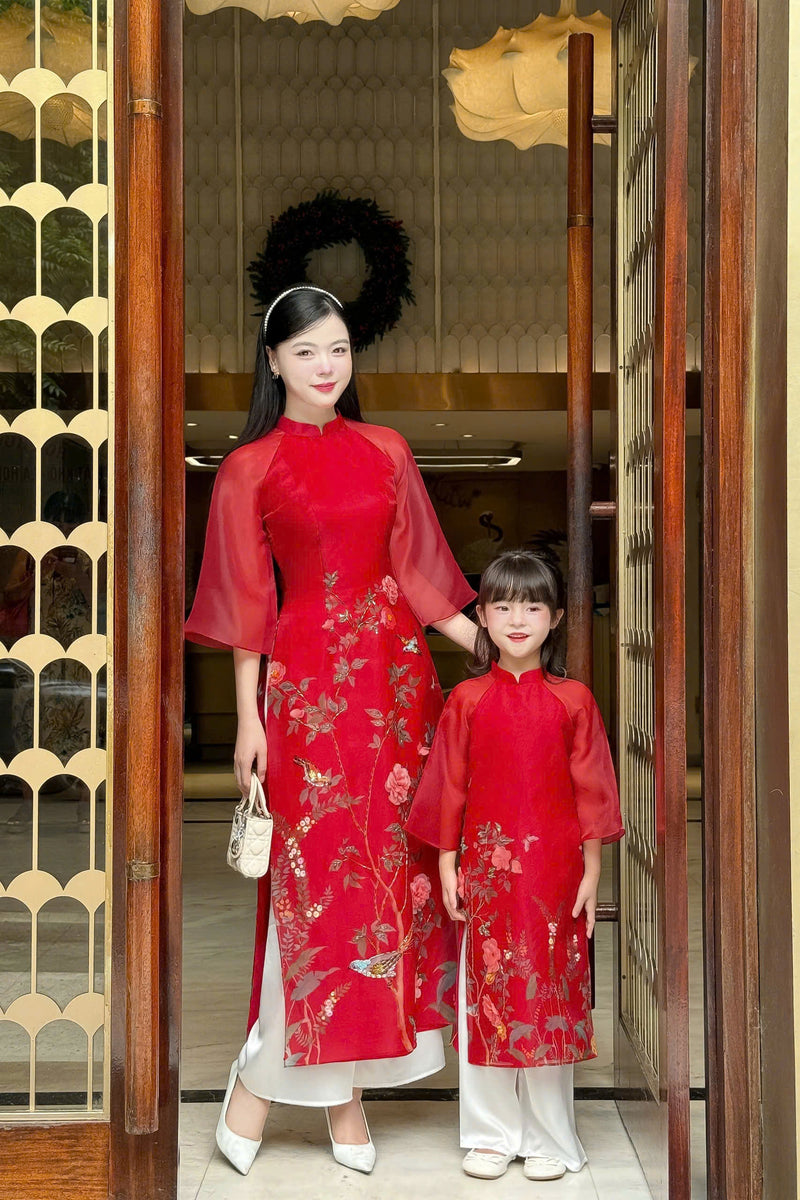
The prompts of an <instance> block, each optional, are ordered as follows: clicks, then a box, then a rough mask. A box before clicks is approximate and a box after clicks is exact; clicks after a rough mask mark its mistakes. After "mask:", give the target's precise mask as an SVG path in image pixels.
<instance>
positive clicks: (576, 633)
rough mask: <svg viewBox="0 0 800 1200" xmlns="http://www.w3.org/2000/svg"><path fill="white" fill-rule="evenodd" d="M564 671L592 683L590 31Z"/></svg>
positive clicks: (570, 202)
mask: <svg viewBox="0 0 800 1200" xmlns="http://www.w3.org/2000/svg"><path fill="white" fill-rule="evenodd" d="M568 53H569V63H568V70H569V99H568V114H569V115H568V151H567V153H568V175H567V314H568V315H567V445H568V459H567V541H568V552H569V558H568V569H567V673H568V674H569V675H570V676H571V677H572V678H573V679H580V680H581V682H583V683H585V684H586V685H587V686H588V687H591V686H592V518H591V515H590V512H589V508H590V505H591V502H592V350H593V332H592V324H593V322H592V250H593V247H592V238H593V231H592V220H593V211H592V115H593V113H592V110H593V107H594V99H593V97H594V75H593V72H594V38H593V37H592V35H591V34H590V33H574V34H572V36H571V37H570V39H569V51H568Z"/></svg>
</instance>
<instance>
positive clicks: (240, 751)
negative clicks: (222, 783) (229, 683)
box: [233, 647, 267, 795]
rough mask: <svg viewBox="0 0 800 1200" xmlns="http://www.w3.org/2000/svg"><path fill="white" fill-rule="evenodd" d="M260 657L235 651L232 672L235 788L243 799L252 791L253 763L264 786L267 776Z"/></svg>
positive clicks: (250, 652)
mask: <svg viewBox="0 0 800 1200" xmlns="http://www.w3.org/2000/svg"><path fill="white" fill-rule="evenodd" d="M260 667H261V655H260V654H257V653H255V652H254V651H252V650H240V649H238V648H236V647H234V651H233V669H234V673H235V675H236V715H237V718H238V725H237V730H236V749H235V750H234V753H233V770H234V774H235V775H236V784H237V787H238V788H239V791H240V792H241V793H242V794H243V795H247V793H248V792H249V791H250V775H251V772H252V770H253V762H254V761H255V763H256V773H257V775H258V778H259V779H260V780H261V782H262V783H263V782H264V779H265V778H266V774H267V735H266V733H265V732H264V726H263V725H262V724H261V718H260V717H259V715H258V699H257V697H258V674H259V670H260Z"/></svg>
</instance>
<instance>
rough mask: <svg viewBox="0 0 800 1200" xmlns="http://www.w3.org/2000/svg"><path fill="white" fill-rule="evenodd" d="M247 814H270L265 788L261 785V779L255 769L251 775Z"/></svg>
mask: <svg viewBox="0 0 800 1200" xmlns="http://www.w3.org/2000/svg"><path fill="white" fill-rule="evenodd" d="M247 815H248V816H254V815H255V816H257V817H268V816H269V808H268V807H267V798H266V796H265V795H264V789H263V787H262V786H261V780H260V779H259V778H258V776H257V775H256V773H255V771H253V773H252V774H251V776H250V795H249V796H248V798H247Z"/></svg>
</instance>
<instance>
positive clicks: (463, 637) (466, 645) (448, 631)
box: [433, 613, 478, 654]
mask: <svg viewBox="0 0 800 1200" xmlns="http://www.w3.org/2000/svg"><path fill="white" fill-rule="evenodd" d="M433 628H434V629H438V631H439V633H443V634H444V636H445V637H448V638H450V641H451V642H455V644H456V645H457V646H461V647H462V649H464V650H469V652H470V654H473V653H474V652H475V635H476V633H477V632H478V626H477V625H476V624H475V622H474V621H470V619H469V617H465V616H464V614H463V613H454V614H453V616H452V617H447V619H446V620H444V621H434V623H433Z"/></svg>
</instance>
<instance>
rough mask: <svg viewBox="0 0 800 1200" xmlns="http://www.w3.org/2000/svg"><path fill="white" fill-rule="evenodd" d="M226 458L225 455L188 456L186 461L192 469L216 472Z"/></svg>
mask: <svg viewBox="0 0 800 1200" xmlns="http://www.w3.org/2000/svg"><path fill="white" fill-rule="evenodd" d="M224 457H225V455H224V454H187V455H186V460H185V461H186V463H187V465H188V466H190V467H202V468H203V469H204V470H206V471H216V469H217V467H218V466H219V464H220V463H221V462H222V460H223V458H224Z"/></svg>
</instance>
